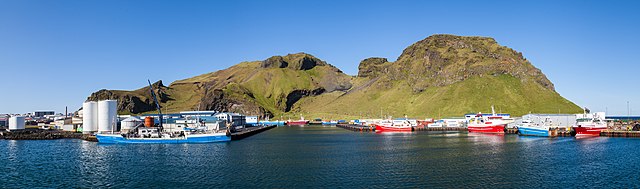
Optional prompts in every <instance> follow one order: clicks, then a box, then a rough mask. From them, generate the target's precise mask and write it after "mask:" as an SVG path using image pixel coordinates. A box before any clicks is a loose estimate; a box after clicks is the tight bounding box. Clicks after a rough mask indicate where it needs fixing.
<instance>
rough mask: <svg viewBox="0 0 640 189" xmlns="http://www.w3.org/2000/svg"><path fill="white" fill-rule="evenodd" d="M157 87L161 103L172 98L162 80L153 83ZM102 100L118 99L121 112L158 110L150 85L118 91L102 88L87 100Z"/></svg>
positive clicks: (156, 90)
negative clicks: (133, 89) (132, 89)
mask: <svg viewBox="0 0 640 189" xmlns="http://www.w3.org/2000/svg"><path fill="white" fill-rule="evenodd" d="M152 86H153V88H154V89H155V93H156V95H157V98H158V101H159V102H160V103H164V102H167V101H169V100H171V98H169V95H167V93H166V90H167V87H166V86H164V85H163V84H162V81H157V82H155V83H153V84H152ZM100 100H117V101H118V111H119V112H129V113H134V114H137V113H141V112H148V111H153V110H156V104H155V102H154V101H153V97H152V96H151V93H150V92H149V87H143V88H140V89H138V90H135V91H118V90H106V89H102V90H99V91H97V92H94V93H92V94H91V95H90V96H89V97H88V98H87V101H100Z"/></svg>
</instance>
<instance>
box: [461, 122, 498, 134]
mask: <svg viewBox="0 0 640 189" xmlns="http://www.w3.org/2000/svg"><path fill="white" fill-rule="evenodd" d="M504 126H505V125H502V124H501V125H488V126H469V127H468V128H467V129H468V130H469V132H472V133H504Z"/></svg>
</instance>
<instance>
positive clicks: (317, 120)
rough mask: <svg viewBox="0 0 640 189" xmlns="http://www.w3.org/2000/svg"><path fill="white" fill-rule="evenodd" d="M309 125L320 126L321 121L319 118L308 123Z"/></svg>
mask: <svg viewBox="0 0 640 189" xmlns="http://www.w3.org/2000/svg"><path fill="white" fill-rule="evenodd" d="M309 125H322V119H320V118H316V119H313V120H312V121H309Z"/></svg>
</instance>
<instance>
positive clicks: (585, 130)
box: [573, 127, 607, 137]
mask: <svg viewBox="0 0 640 189" xmlns="http://www.w3.org/2000/svg"><path fill="white" fill-rule="evenodd" d="M605 129H607V128H606V127H573V130H574V131H575V133H576V137H587V136H600V132H601V131H602V130H605Z"/></svg>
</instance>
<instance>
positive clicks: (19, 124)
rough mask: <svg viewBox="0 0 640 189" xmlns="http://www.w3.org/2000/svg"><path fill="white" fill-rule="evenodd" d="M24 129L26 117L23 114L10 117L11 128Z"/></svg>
mask: <svg viewBox="0 0 640 189" xmlns="http://www.w3.org/2000/svg"><path fill="white" fill-rule="evenodd" d="M22 129H24V117H22V116H13V117H11V118H9V130H10V131H15V130H22Z"/></svg>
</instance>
